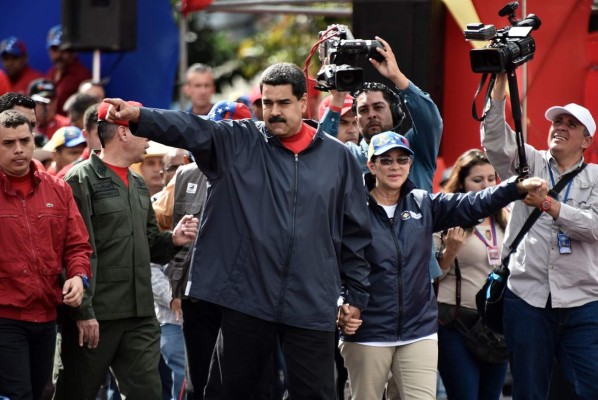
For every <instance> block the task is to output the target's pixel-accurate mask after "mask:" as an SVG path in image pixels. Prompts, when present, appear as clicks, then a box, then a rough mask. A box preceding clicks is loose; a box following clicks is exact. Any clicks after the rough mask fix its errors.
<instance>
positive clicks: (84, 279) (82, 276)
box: [75, 274, 89, 289]
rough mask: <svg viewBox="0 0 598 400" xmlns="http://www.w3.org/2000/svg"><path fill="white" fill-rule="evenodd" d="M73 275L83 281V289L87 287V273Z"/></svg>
mask: <svg viewBox="0 0 598 400" xmlns="http://www.w3.org/2000/svg"><path fill="white" fill-rule="evenodd" d="M75 276H78V277H79V278H81V281H82V282H83V289H87V288H88V287H89V278H88V277H87V274H75Z"/></svg>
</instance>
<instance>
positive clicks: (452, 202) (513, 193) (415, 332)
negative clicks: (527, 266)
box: [343, 176, 521, 342]
mask: <svg viewBox="0 0 598 400" xmlns="http://www.w3.org/2000/svg"><path fill="white" fill-rule="evenodd" d="M366 177H367V176H366ZM520 198H521V195H520V194H519V193H518V192H517V187H516V184H515V183H503V184H501V185H499V186H494V187H491V188H487V189H484V190H482V191H480V192H469V193H456V194H431V193H428V192H426V191H424V190H419V189H416V188H415V186H414V185H413V183H411V181H409V180H407V181H406V182H405V184H404V185H403V187H402V188H401V195H400V199H399V202H398V204H397V208H396V210H395V213H394V217H393V218H392V219H391V218H388V216H387V214H386V211H385V210H384V209H383V208H382V207H381V206H380V205H378V204H377V203H376V200H375V199H374V198H373V197H372V196H369V209H370V219H371V224H372V244H371V245H370V246H368V248H367V249H366V252H365V255H366V259H367V260H368V262H369V263H370V266H371V269H372V272H371V275H370V283H371V287H370V299H369V303H368V308H367V310H365V312H363V313H362V314H361V318H362V319H363V324H362V325H361V327H360V328H359V329H358V330H357V333H356V334H355V335H353V336H346V337H343V340H345V341H350V342H395V341H406V340H413V339H419V338H422V337H425V336H428V335H431V334H433V333H436V332H437V308H436V298H435V296H434V292H433V290H432V284H431V278H430V273H429V270H428V262H429V261H430V254H431V251H432V250H431V246H432V240H431V238H432V234H433V233H434V232H438V231H442V230H444V229H447V228H450V227H453V226H460V225H469V224H471V225H473V224H475V223H476V221H477V220H479V219H480V218H483V217H486V216H488V215H491V214H493V213H494V212H496V211H497V210H499V209H501V208H503V207H504V206H506V205H507V204H508V203H510V202H512V201H515V200H519V199H520ZM482 283H483V282H480V287H481V286H482Z"/></svg>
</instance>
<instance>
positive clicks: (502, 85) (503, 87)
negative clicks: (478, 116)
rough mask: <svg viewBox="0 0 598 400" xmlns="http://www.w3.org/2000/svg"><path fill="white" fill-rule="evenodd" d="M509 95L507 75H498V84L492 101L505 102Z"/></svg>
mask: <svg viewBox="0 0 598 400" xmlns="http://www.w3.org/2000/svg"><path fill="white" fill-rule="evenodd" d="M506 94H507V74H506V72H501V73H500V74H497V75H496V82H494V88H493V89H492V100H504V99H505V96H506Z"/></svg>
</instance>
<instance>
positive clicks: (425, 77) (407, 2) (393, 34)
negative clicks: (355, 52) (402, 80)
mask: <svg viewBox="0 0 598 400" xmlns="http://www.w3.org/2000/svg"><path fill="white" fill-rule="evenodd" d="M444 13H445V8H444V5H443V4H442V1H441V0H353V28H352V32H353V36H355V38H359V39H374V36H380V37H381V38H382V39H384V40H386V41H387V42H388V43H389V44H390V46H391V47H392V50H393V53H394V54H395V57H396V58H397V63H398V64H399V68H401V71H403V73H404V74H405V75H406V76H407V78H409V79H410V80H411V81H412V82H413V83H415V84H416V85H417V86H418V87H420V88H421V89H422V90H424V91H426V92H428V93H430V96H432V99H433V100H434V102H435V103H436V105H438V107H439V108H440V106H441V105H442V85H443V81H442V80H443V76H442V71H443V70H444V66H443V58H444ZM359 66H363V67H364V78H365V81H374V82H382V83H385V84H387V85H389V86H391V87H393V86H392V85H391V83H390V82H389V81H388V80H386V79H385V78H384V77H382V76H381V75H380V74H379V73H378V72H377V71H376V70H375V69H374V68H373V67H372V66H371V65H370V64H369V62H367V61H366V62H364V63H363V64H360V65H359Z"/></svg>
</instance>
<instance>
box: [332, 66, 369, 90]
mask: <svg viewBox="0 0 598 400" xmlns="http://www.w3.org/2000/svg"><path fill="white" fill-rule="evenodd" d="M335 81H336V82H335V86H336V89H337V90H339V91H341V92H352V91H354V90H357V89H359V88H361V85H363V70H362V69H361V68H356V69H345V70H338V71H336V79H335Z"/></svg>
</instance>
